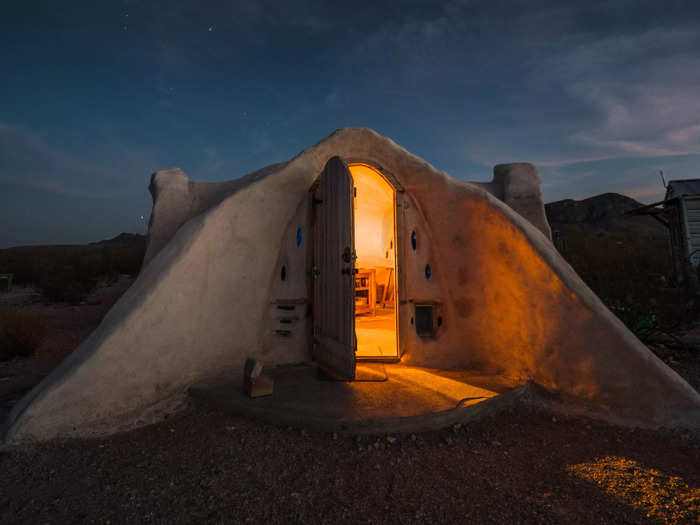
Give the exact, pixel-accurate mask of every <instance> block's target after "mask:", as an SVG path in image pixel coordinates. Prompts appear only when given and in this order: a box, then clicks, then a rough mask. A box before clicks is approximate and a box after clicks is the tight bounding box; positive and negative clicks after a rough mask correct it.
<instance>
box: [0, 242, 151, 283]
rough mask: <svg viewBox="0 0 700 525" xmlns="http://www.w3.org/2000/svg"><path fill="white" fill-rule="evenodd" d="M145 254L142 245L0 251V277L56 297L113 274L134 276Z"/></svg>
mask: <svg viewBox="0 0 700 525" xmlns="http://www.w3.org/2000/svg"><path fill="white" fill-rule="evenodd" d="M145 251H146V243H145V241H143V242H133V243H131V244H118V243H117V244H94V245H76V246H22V247H17V248H6V249H3V250H0V273H12V274H14V279H13V280H14V282H15V283H17V284H24V283H36V284H39V285H42V287H45V288H46V289H47V290H48V293H50V294H51V295H55V293H56V292H54V290H59V292H57V293H59V295H60V293H61V292H60V290H61V289H62V288H68V289H69V290H80V289H82V288H83V286H82V285H84V284H87V283H88V282H89V281H93V280H94V281H97V280H98V279H107V280H109V279H110V277H111V278H113V276H114V275H115V274H116V275H118V274H128V275H132V276H134V275H137V274H138V273H139V271H140V270H141V263H142V261H143V256H144V254H145ZM69 295H74V294H73V293H72V292H70V293H69Z"/></svg>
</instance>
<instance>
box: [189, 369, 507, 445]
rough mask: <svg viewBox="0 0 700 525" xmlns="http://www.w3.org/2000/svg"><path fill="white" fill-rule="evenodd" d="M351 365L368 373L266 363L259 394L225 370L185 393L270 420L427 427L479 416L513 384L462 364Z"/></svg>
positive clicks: (321, 426)
mask: <svg viewBox="0 0 700 525" xmlns="http://www.w3.org/2000/svg"><path fill="white" fill-rule="evenodd" d="M357 368H358V376H360V377H364V378H367V380H360V381H353V382H342V381H332V380H329V379H325V378H324V377H323V376H321V375H320V374H319V373H318V370H317V368H316V367H315V366H314V365H298V366H287V367H277V368H273V369H270V370H266V373H268V374H269V375H271V376H272V377H273V378H274V380H275V390H274V393H273V395H271V396H268V397H264V398H257V399H251V398H249V397H247V396H246V395H245V394H244V393H243V390H242V387H241V378H238V377H231V376H227V377H224V376H222V377H219V378H217V379H214V380H210V381H207V382H204V383H200V384H198V385H195V386H193V387H192V388H190V390H189V393H190V395H191V397H192V398H193V399H194V400H195V401H196V402H199V403H204V404H208V405H213V406H216V407H218V408H222V409H224V410H228V411H232V412H234V413H236V414H239V415H244V416H248V417H253V418H256V419H262V420H266V421H269V422H272V423H275V424H282V425H292V426H297V427H305V428H310V429H313V430H319V431H327V432H353V433H383V432H420V431H425V430H432V429H437V428H441V427H445V426H449V425H451V424H454V423H457V422H462V421H466V420H469V419H471V418H475V417H478V416H480V415H481V414H482V413H483V412H484V411H486V410H488V409H490V408H493V407H496V406H501V405H503V403H507V399H508V396H509V393H508V392H509V391H511V392H512V391H514V390H512V389H513V387H515V386H516V385H515V384H514V383H512V382H509V381H507V380H505V379H503V378H500V377H496V376H483V375H475V374H473V373H469V372H466V371H446V370H434V369H427V368H418V367H410V366H404V365H401V364H388V365H380V364H372V363H365V364H361V363H358V365H357ZM365 369H366V370H365ZM515 390H517V389H515ZM503 393H505V394H503ZM499 394H502V395H499ZM511 397H512V395H511Z"/></svg>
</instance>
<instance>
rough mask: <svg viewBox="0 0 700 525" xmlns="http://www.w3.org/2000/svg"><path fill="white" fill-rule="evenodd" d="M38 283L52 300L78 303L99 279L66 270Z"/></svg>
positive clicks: (45, 294)
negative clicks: (80, 275) (77, 274)
mask: <svg viewBox="0 0 700 525" xmlns="http://www.w3.org/2000/svg"><path fill="white" fill-rule="evenodd" d="M37 285H38V287H39V289H40V290H41V292H42V293H43V294H44V296H45V297H46V298H47V299H48V300H50V301H53V302H57V303H63V302H65V303H72V304H77V303H80V302H81V301H83V300H84V299H85V298H86V297H87V296H88V294H89V293H90V292H91V291H92V290H93V289H94V288H95V286H96V285H97V280H96V279H90V278H84V277H79V276H76V275H75V273H74V272H71V271H64V272H60V273H55V274H53V275H51V276H49V277H46V278H43V279H41V280H40V281H39V282H38V283H37Z"/></svg>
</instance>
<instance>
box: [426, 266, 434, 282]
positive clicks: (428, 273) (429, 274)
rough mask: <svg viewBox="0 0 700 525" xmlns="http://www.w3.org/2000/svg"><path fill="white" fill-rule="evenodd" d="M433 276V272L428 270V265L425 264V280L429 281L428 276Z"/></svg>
mask: <svg viewBox="0 0 700 525" xmlns="http://www.w3.org/2000/svg"><path fill="white" fill-rule="evenodd" d="M432 274H433V271H432V270H431V269H430V265H429V264H426V265H425V278H426V279H430V276H431V275H432Z"/></svg>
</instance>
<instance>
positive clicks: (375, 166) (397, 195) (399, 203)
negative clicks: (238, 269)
mask: <svg viewBox="0 0 700 525" xmlns="http://www.w3.org/2000/svg"><path fill="white" fill-rule="evenodd" d="M342 159H343V161H344V162H345V164H346V166H348V169H349V168H350V166H351V165H353V164H354V165H358V164H362V165H365V166H367V167H369V168H371V169H372V170H373V171H375V172H377V173H378V174H379V175H380V176H381V177H382V178H383V179H384V180H385V181H386V183H387V184H389V186H391V187H392V188H393V190H394V192H393V199H394V243H395V248H394V311H395V314H396V315H395V318H396V320H395V336H396V356H392V357H372V358H367V359H361V361H363V362H372V361H374V362H377V361H381V362H390V363H391V362H397V361H400V360H401V357H402V355H403V351H402V345H401V335H400V329H399V328H400V326H401V324H400V317H401V312H400V311H401V308H400V306H401V304H403V303H405V300H406V293H405V290H406V285H405V278H404V268H403V261H404V257H405V250H406V241H405V239H404V237H405V236H404V235H403V232H404V225H405V222H406V221H405V217H404V214H405V210H406V208H407V207H408V199H407V198H406V195H405V190H404V188H403V186H402V185H401V184H400V183H399V182H398V180H397V179H396V177H395V176H394V175H393V174H392V173H391V172H390V171H388V170H386V169H385V168H384V167H383V166H382V165H381V164H380V163H378V162H376V161H373V160H368V159H366V158H362V157H349V158H345V157H342ZM322 172H323V170H321V172H319V174H318V175H317V176H316V179H315V180H314V182H313V183H312V185H311V187H310V189H309V193H310V198H311V199H312V209H313V210H314V213H313V232H314V242H313V246H314V254H313V258H312V260H313V261H314V264H315V261H316V214H315V206H313V198H314V190H315V189H316V187H317V185H318V183H319V182H318V177H319V176H320V175H321V173H322ZM355 242H356V241H355ZM353 250H354V247H353ZM314 268H315V267H314ZM314 268H312V269H311V272H312V276H311V285H312V290H311V296H312V297H313V298H314V299H313V301H314V302H313V305H312V316H313V322H312V323H311V325H312V330H313V332H312V334H313V333H315V326H316V304H315V296H316V294H315V287H316V279H315V276H314V275H313V272H314ZM353 301H354V298H353ZM354 323H355V321H354V315H353V327H354ZM312 340H313V338H312ZM313 344H315V343H313ZM313 351H314V350H313V349H312V352H313ZM356 359H357V358H356ZM358 361H359V359H358Z"/></svg>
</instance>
